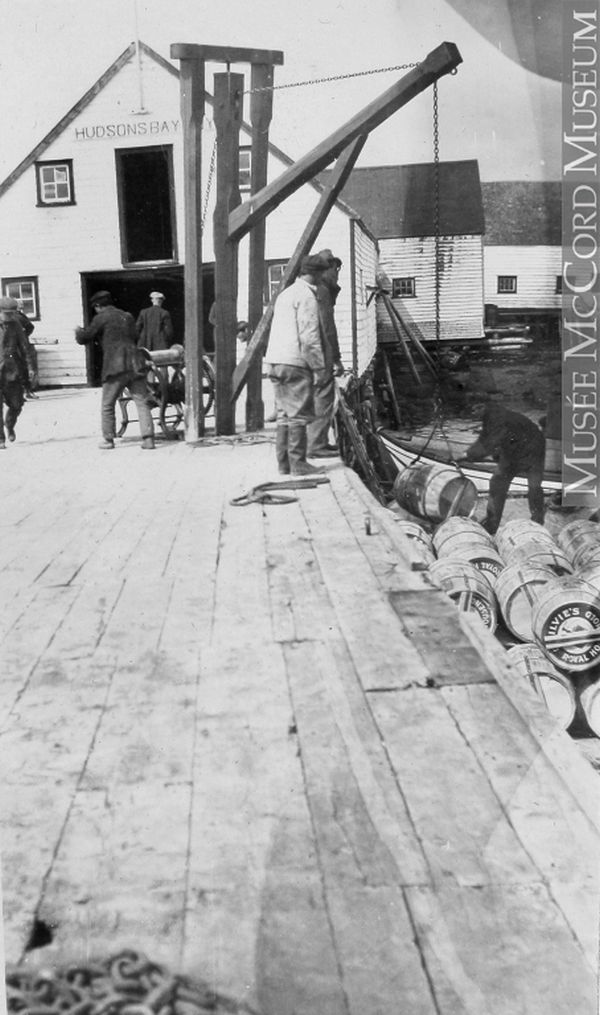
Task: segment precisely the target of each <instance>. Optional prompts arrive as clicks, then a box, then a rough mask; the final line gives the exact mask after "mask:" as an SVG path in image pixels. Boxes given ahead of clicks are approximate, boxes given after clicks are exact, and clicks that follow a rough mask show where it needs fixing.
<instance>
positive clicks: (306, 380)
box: [265, 254, 328, 476]
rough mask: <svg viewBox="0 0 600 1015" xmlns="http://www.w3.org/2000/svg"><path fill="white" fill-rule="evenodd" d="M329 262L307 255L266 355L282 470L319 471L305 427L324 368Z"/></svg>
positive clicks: (277, 316)
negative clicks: (321, 298)
mask: <svg viewBox="0 0 600 1015" xmlns="http://www.w3.org/2000/svg"><path fill="white" fill-rule="evenodd" d="M327 268H328V263H327V261H325V260H324V259H323V258H321V257H319V256H318V255H314V254H313V255H311V256H308V257H305V258H303V260H302V263H301V265H300V275H299V277H298V278H297V279H296V281H295V282H293V283H292V285H290V286H289V287H288V288H287V289H284V291H283V292H282V293H280V295H279V296H278V297H277V300H276V301H275V308H274V311H273V321H272V324H271V332H270V336H269V344H268V346H267V351H266V353H265V360H266V361H267V363H269V364H270V370H269V377H270V378H271V380H272V382H273V386H274V395H275V405H276V406H277V429H276V435H275V451H276V456H277V465H278V468H279V472H280V473H282V474H283V475H287V474H288V473H289V474H291V475H292V476H307V475H311V474H312V473H315V472H318V471H319V470H318V469H316V468H315V467H314V466H313V465H310V464H309V463H308V462H307V461H306V449H307V434H306V431H307V427H308V425H309V424H310V423H311V422H312V421H313V419H314V414H315V405H314V388H315V376H316V377H320V375H321V373H322V371H323V370H324V369H325V358H324V355H323V341H322V329H321V323H320V318H319V304H318V301H317V285H318V282H319V281H320V279H321V276H322V274H323V272H324V271H326V270H327Z"/></svg>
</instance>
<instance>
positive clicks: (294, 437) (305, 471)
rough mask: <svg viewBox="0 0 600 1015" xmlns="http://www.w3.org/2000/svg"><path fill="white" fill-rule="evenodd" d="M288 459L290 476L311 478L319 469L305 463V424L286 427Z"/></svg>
mask: <svg viewBox="0 0 600 1015" xmlns="http://www.w3.org/2000/svg"><path fill="white" fill-rule="evenodd" d="M288 458H289V461H290V472H291V474H292V476H312V475H314V474H315V473H316V472H319V471H320V470H319V469H316V468H315V466H314V465H309V464H308V462H307V461H306V424H304V423H290V425H289V427H288Z"/></svg>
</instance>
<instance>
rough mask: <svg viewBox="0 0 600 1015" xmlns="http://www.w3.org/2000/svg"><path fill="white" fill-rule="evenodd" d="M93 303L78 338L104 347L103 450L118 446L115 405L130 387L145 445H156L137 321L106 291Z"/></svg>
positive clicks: (94, 298)
mask: <svg viewBox="0 0 600 1015" xmlns="http://www.w3.org/2000/svg"><path fill="white" fill-rule="evenodd" d="M90 303H91V305H92V308H93V310H94V312H95V314H96V316H95V317H94V319H93V321H92V322H91V324H89V325H88V327H87V328H76V329H75V339H76V341H77V342H78V343H79V344H80V345H87V344H89V343H90V342H93V341H94V340H97V341H99V342H100V344H101V346H102V408H101V424H102V437H103V440H102V443H101V444H100V445H99V447H100V448H102V449H103V450H106V451H109V450H111V449H112V448H114V446H115V406H116V404H117V399H118V398H119V396H120V395H121V394H122V393H123V390H124V388H128V389H129V391H130V393H131V397H132V398H133V400H134V402H135V404H136V407H137V411H138V419H139V422H140V431H141V435H142V448H143V450H144V451H151V450H152V449H153V448H154V424H153V422H152V413H151V412H150V406H149V404H148V398H149V395H148V386H147V382H146V373H147V366H146V365H145V364H146V360H145V357H144V355H143V353H142V352H141V350H139V349H138V348H137V346H136V338H137V335H136V330H135V321H134V319H133V317H132V316H131V314H128V313H127V312H126V311H125V310H118V309H117V307H115V306H114V305H113V301H112V296H111V294H110V293H109V292H106V290H102V291H101V292H97V293H95V294H94V295H93V296H92V298H91V300H90Z"/></svg>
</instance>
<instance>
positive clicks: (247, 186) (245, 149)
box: [238, 145, 252, 194]
mask: <svg viewBox="0 0 600 1015" xmlns="http://www.w3.org/2000/svg"><path fill="white" fill-rule="evenodd" d="M238 185H239V190H240V194H249V193H250V190H251V189H252V149H251V148H250V146H247V145H242V146H241V147H240V149H239V176H238Z"/></svg>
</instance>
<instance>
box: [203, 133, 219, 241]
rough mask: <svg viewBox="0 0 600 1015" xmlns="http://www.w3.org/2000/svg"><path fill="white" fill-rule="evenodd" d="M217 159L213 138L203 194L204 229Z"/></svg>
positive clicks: (215, 144)
mask: <svg viewBox="0 0 600 1015" xmlns="http://www.w3.org/2000/svg"><path fill="white" fill-rule="evenodd" d="M216 161H217V139H216V138H215V141H214V144H213V148H212V152H211V156H210V166H209V168H208V180H207V181H206V193H205V194H204V208H203V209H202V229H204V223H205V222H206V213H207V212H208V202H209V200H210V191H211V187H212V182H213V177H214V175H215V164H216Z"/></svg>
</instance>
